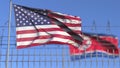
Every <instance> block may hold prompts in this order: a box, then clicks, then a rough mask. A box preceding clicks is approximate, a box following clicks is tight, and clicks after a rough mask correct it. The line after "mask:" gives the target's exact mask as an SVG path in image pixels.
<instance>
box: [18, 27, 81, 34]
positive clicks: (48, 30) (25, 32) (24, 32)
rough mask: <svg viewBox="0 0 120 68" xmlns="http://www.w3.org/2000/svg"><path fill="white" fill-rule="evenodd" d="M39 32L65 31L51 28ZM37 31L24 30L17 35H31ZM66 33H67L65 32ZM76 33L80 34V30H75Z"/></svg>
mask: <svg viewBox="0 0 120 68" xmlns="http://www.w3.org/2000/svg"><path fill="white" fill-rule="evenodd" d="M38 31H39V32H50V31H63V29H59V28H49V29H38ZM38 31H36V30H22V31H17V34H30V33H38ZM63 32H65V31H63ZM74 32H76V33H80V31H79V30H74Z"/></svg>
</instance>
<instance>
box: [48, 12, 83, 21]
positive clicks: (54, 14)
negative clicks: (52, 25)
mask: <svg viewBox="0 0 120 68" xmlns="http://www.w3.org/2000/svg"><path fill="white" fill-rule="evenodd" d="M48 16H50V17H53V18H55V17H57V18H61V19H73V20H79V21H81V19H80V18H78V17H71V16H69V15H68V16H64V15H60V14H57V13H51V14H49V15H48Z"/></svg>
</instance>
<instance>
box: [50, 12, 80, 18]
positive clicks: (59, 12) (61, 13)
mask: <svg viewBox="0 0 120 68" xmlns="http://www.w3.org/2000/svg"><path fill="white" fill-rule="evenodd" d="M52 13H55V14H58V15H62V16H70V17H73V18H80V17H78V16H73V15H68V14H63V13H60V12H52Z"/></svg>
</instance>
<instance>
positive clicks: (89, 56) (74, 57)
mask: <svg viewBox="0 0 120 68" xmlns="http://www.w3.org/2000/svg"><path fill="white" fill-rule="evenodd" d="M91 57H92V58H93V57H105V58H111V59H113V58H118V57H119V55H108V54H106V53H103V52H94V53H85V54H82V55H72V56H71V60H72V61H74V60H79V59H85V58H91Z"/></svg>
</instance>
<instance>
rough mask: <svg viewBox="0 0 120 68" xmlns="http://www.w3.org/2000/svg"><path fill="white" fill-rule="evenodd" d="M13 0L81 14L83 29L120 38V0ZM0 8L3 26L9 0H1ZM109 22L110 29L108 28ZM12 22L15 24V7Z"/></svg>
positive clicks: (36, 6) (13, 0) (0, 21)
mask: <svg viewBox="0 0 120 68" xmlns="http://www.w3.org/2000/svg"><path fill="white" fill-rule="evenodd" d="M12 2H13V4H19V5H23V6H28V7H33V8H40V9H49V10H52V11H57V12H61V13H65V14H70V15H75V16H79V17H80V18H81V20H82V30H83V31H85V32H93V33H105V34H113V35H115V36H117V37H118V39H120V30H119V29H120V21H119V20H120V0H12ZM0 9H1V10H0V26H2V25H4V23H5V22H7V21H8V19H9V0H1V2H0ZM93 22H95V24H96V29H95V28H94V27H95V26H92V25H93ZM108 22H109V23H110V30H107V29H108V27H107V26H108V25H107V23H108ZM11 23H12V24H13V25H14V24H15V19H14V12H13V9H12V21H11ZM92 29H93V30H92ZM119 47H120V45H119Z"/></svg>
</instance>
